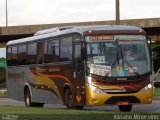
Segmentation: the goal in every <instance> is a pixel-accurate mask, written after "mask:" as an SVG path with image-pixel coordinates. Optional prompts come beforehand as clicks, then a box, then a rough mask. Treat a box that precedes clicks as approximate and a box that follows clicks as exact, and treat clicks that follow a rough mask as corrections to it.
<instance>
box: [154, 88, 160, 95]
mask: <svg viewBox="0 0 160 120" xmlns="http://www.w3.org/2000/svg"><path fill="white" fill-rule="evenodd" d="M154 96H160V88H154Z"/></svg>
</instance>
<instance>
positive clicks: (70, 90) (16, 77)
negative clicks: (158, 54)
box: [6, 25, 153, 111]
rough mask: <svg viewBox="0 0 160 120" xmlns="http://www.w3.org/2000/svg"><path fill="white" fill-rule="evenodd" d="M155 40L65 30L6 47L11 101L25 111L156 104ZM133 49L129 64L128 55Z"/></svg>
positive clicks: (136, 33)
mask: <svg viewBox="0 0 160 120" xmlns="http://www.w3.org/2000/svg"><path fill="white" fill-rule="evenodd" d="M150 42H151V40H150V39H149V37H147V35H146V33H145V31H144V30H143V29H141V28H139V27H135V26H117V25H97V26H96V25H95V26H66V27H57V28H50V29H47V30H42V31H38V32H36V33H35V34H34V36H32V37H28V38H23V39H18V40H13V41H9V42H8V43H7V50H6V54H7V55H6V56H7V68H6V73H7V79H6V83H7V90H8V95H9V96H10V97H11V98H14V99H16V100H21V101H24V102H25V105H26V106H43V105H44V104H47V103H48V104H49V103H58V104H59V103H60V104H64V105H66V106H67V108H70V109H72V108H74V109H75V108H77V109H82V108H83V107H84V106H88V107H91V106H105V105H117V106H118V108H119V110H120V111H131V109H132V106H133V105H135V104H139V105H140V104H150V103H152V93H153V79H152V77H151V75H152V61H151V50H150V44H149V43H150ZM129 49H131V51H130V53H129V55H132V57H130V58H129V59H128V58H126V53H127V52H126V51H127V50H129Z"/></svg>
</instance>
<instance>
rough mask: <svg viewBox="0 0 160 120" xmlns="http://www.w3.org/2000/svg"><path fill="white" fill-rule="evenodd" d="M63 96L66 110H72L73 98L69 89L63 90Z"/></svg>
mask: <svg viewBox="0 0 160 120" xmlns="http://www.w3.org/2000/svg"><path fill="white" fill-rule="evenodd" d="M64 95H65V103H66V105H67V108H68V109H73V108H74V96H73V93H72V91H71V89H70V88H67V89H66V90H65V93H64Z"/></svg>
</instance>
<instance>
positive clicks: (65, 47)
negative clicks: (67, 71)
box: [60, 37, 72, 62]
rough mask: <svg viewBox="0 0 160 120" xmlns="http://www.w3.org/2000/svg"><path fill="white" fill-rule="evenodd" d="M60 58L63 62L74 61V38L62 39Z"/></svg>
mask: <svg viewBox="0 0 160 120" xmlns="http://www.w3.org/2000/svg"><path fill="white" fill-rule="evenodd" d="M60 58H61V59H60V61H61V62H64V61H71V60H72V37H65V38H62V39H61V45H60Z"/></svg>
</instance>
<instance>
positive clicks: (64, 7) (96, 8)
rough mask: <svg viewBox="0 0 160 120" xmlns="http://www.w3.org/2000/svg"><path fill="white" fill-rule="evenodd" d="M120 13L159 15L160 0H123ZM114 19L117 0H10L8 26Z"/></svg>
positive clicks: (0, 9) (1, 1) (0, 13)
mask: <svg viewBox="0 0 160 120" xmlns="http://www.w3.org/2000/svg"><path fill="white" fill-rule="evenodd" d="M5 1H6V0H0V27H1V26H5V24H6V23H5V14H6V13H5V6H6V5H5ZM120 13H121V19H137V18H138V19H139V18H158V17H160V0H120ZM114 19H115V0H8V24H9V26H15V25H31V24H52V23H53V24H54V23H68V22H86V21H104V20H114ZM1 51H2V50H1ZM0 57H1V52H0Z"/></svg>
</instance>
